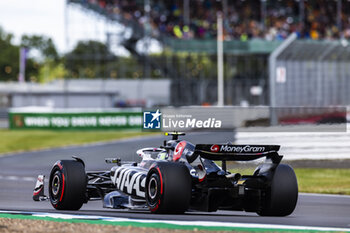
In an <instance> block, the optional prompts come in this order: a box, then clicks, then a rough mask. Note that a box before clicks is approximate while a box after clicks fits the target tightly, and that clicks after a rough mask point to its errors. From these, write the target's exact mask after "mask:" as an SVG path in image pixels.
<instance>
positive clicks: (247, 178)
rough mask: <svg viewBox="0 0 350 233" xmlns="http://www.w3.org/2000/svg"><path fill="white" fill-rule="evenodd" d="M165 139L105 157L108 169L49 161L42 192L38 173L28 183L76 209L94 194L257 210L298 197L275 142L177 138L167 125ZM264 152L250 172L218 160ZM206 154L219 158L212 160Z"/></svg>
mask: <svg viewBox="0 0 350 233" xmlns="http://www.w3.org/2000/svg"><path fill="white" fill-rule="evenodd" d="M166 135H170V136H172V139H171V140H167V141H164V144H163V146H160V147H159V148H153V147H151V148H143V149H140V150H138V151H137V152H136V153H137V154H138V155H139V156H140V157H141V158H142V161H141V162H140V163H137V162H123V161H121V160H120V159H118V158H116V159H113V158H111V159H106V162H107V163H111V164H115V166H113V167H112V168H111V169H110V171H98V172H96V171H88V172H86V171H85V164H84V162H83V160H81V159H79V158H77V157H73V158H74V160H59V161H57V162H56V163H55V164H54V166H53V168H52V170H51V174H50V178H49V197H46V196H45V195H44V176H43V175H40V176H39V177H38V181H37V184H36V187H35V189H34V195H33V199H34V200H36V201H40V200H45V199H49V200H50V202H51V204H52V206H53V207H54V208H55V209H57V210H78V209H80V208H81V207H82V205H83V204H84V203H87V202H88V201H92V200H102V201H103V207H105V208H114V209H121V208H128V209H139V210H150V211H151V212H152V213H183V212H185V211H187V210H195V211H217V210H244V211H248V212H256V213H258V214H259V215H262V216H286V215H290V214H291V213H292V212H293V211H294V209H295V206H296V203H297V199H298V184H297V179H296V176H295V173H294V171H293V169H292V168H291V167H290V166H288V165H285V164H280V161H281V159H282V156H281V155H279V154H278V150H279V148H280V146H276V145H233V144H231V143H226V144H197V145H193V144H192V143H190V142H188V141H184V140H179V136H182V135H184V133H168V134H166ZM263 157H265V158H266V159H265V162H264V163H262V164H261V165H259V166H258V167H257V168H256V169H255V172H254V173H253V175H243V176H242V175H241V174H239V173H231V172H229V171H227V170H226V161H248V160H255V159H258V158H263ZM214 161H222V166H221V167H220V166H218V165H217V164H216V163H215V162H214Z"/></svg>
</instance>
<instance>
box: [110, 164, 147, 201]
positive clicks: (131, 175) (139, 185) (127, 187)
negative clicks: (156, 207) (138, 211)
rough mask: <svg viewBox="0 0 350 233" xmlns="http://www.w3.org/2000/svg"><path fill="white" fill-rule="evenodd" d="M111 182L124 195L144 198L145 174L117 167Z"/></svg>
mask: <svg viewBox="0 0 350 233" xmlns="http://www.w3.org/2000/svg"><path fill="white" fill-rule="evenodd" d="M112 182H113V183H114V184H115V186H116V187H117V188H118V189H119V190H121V191H122V192H124V193H127V194H131V195H135V196H138V197H145V184H146V174H145V173H143V172H139V171H135V170H132V169H127V168H122V167H119V168H118V169H116V170H115V173H114V176H112Z"/></svg>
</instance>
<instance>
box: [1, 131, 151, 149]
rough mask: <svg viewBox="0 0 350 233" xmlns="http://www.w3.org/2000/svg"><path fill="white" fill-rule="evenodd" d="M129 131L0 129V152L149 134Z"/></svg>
mask: <svg viewBox="0 0 350 233" xmlns="http://www.w3.org/2000/svg"><path fill="white" fill-rule="evenodd" d="M150 134H155V133H145V132H141V131H136V130H129V131H112V130H108V131H50V130H7V129H1V130H0V138H1V143H0V154H4V153H10V152H19V151H31V150H38V149H45V148H52V147H60V146H69V145H79V144H85V143H92V142H102V141H112V140H117V139H122V138H130V137H135V136H143V135H150Z"/></svg>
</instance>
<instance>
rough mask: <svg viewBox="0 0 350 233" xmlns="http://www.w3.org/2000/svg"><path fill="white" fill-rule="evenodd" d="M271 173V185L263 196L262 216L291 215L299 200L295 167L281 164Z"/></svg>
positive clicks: (260, 211) (259, 212) (260, 213)
mask: <svg viewBox="0 0 350 233" xmlns="http://www.w3.org/2000/svg"><path fill="white" fill-rule="evenodd" d="M270 175H271V185H270V186H269V188H268V189H267V190H266V192H265V195H263V196H262V200H261V208H260V210H259V211H258V212H257V213H258V214H259V215H261V216H287V215H290V214H291V213H292V212H293V211H294V209H295V206H296V204H297V201H298V182H297V178H296V176H295V173H294V170H293V168H291V167H290V166H289V165H286V164H279V165H278V166H277V167H276V169H275V171H274V172H273V174H268V175H267V177H268V176H270Z"/></svg>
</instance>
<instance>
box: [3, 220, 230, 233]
mask: <svg viewBox="0 0 350 233" xmlns="http://www.w3.org/2000/svg"><path fill="white" fill-rule="evenodd" d="M0 232H1V233H9V232H11V233H12V232H23V233H46V232H50V233H51V232H52V233H60V232H64V233H76V232H84V233H90V232H91V233H104V232H106V233H112V232H120V233H149V232H152V233H190V232H198V233H215V232H218V231H203V230H196V229H194V230H193V231H192V230H177V229H164V228H163V229H162V228H146V227H131V226H112V225H98V224H87V223H67V222H54V221H45V220H29V219H10V218H0ZM224 232H228V231H220V233H224Z"/></svg>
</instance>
